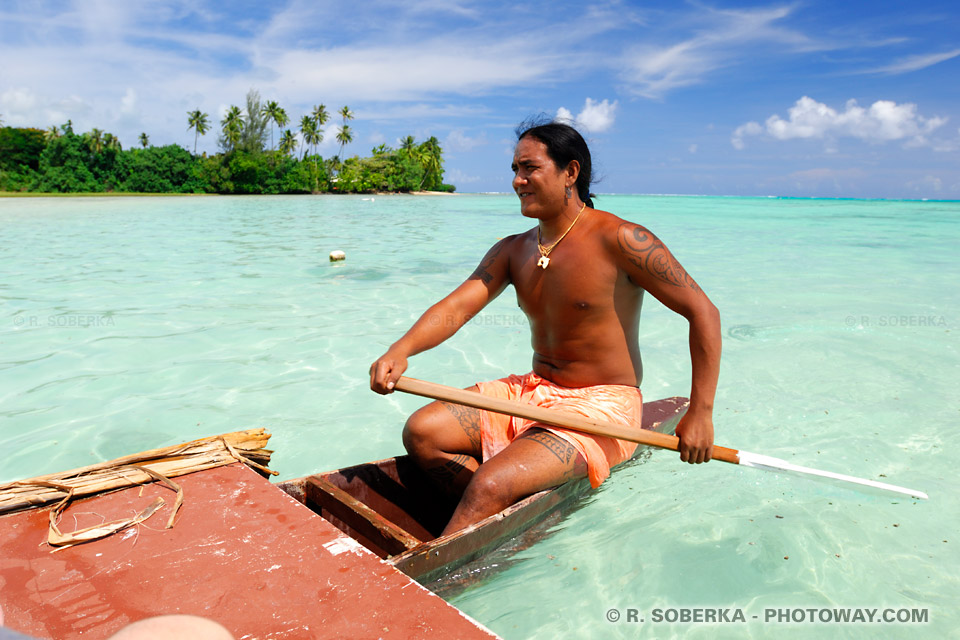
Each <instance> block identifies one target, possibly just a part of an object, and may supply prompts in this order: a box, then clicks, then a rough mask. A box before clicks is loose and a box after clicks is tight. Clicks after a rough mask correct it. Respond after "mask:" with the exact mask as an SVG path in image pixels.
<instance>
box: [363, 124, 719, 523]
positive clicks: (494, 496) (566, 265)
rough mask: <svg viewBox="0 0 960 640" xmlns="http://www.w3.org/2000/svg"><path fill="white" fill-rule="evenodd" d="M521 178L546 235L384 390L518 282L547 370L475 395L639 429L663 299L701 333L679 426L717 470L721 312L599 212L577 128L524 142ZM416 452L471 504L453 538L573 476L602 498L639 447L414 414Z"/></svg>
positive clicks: (428, 327)
mask: <svg viewBox="0 0 960 640" xmlns="http://www.w3.org/2000/svg"><path fill="white" fill-rule="evenodd" d="M513 171H514V179H513V188H514V191H515V192H516V193H517V196H518V197H519V198H520V211H521V213H522V214H523V215H524V216H526V217H528V218H533V219H535V220H537V226H536V227H534V228H533V229H530V230H529V231H527V232H526V233H521V234H518V235H514V236H509V237H507V238H504V239H503V240H501V241H500V242H498V243H497V244H495V245H494V246H493V247H492V248H491V249H490V250H489V251H488V252H487V254H486V256H485V257H484V258H483V260H482V261H481V263H480V266H478V267H477V269H476V271H474V273H473V274H472V275H471V276H470V277H469V278H468V279H467V280H466V281H465V282H464V283H463V284H461V285H460V286H459V287H457V289H455V290H454V291H453V292H452V293H451V294H450V295H448V296H447V297H445V298H444V299H443V300H441V301H440V302H438V303H437V304H435V305H433V306H432V307H430V309H428V310H427V311H426V313H424V314H423V316H421V317H420V319H419V320H418V321H417V322H416V323H415V324H414V326H413V327H412V328H411V329H410V330H409V331H408V332H407V333H406V334H405V335H404V336H403V337H402V338H400V340H398V341H397V342H396V343H394V344H393V345H392V346H391V347H390V348H389V349H388V350H387V352H386V353H385V354H384V355H383V356H381V357H380V358H379V359H377V361H376V362H374V363H373V365H371V367H370V387H371V388H372V389H373V390H374V391H376V392H378V393H390V392H391V391H392V390H393V387H394V384H395V383H396V381H397V380H398V379H399V378H400V376H401V375H402V374H403V372H404V371H405V370H406V368H407V359H408V358H409V357H410V356H412V355H415V354H417V353H420V352H422V351H425V350H427V349H430V348H433V347H435V346H437V345H438V344H440V343H441V342H443V341H444V340H446V339H447V338H449V337H450V336H452V335H453V334H454V333H456V331H457V330H458V329H459V328H460V327H461V326H463V325H464V324H465V323H466V322H467V321H469V320H470V318H472V317H473V316H474V315H476V314H477V313H479V312H480V310H481V309H483V308H484V307H485V306H486V305H487V304H488V303H489V302H490V301H491V300H493V299H494V298H496V297H497V296H498V295H500V293H501V292H503V290H504V289H505V288H506V287H507V285H508V284H512V285H513V286H514V288H515V290H516V294H517V301H518V303H519V305H520V308H521V309H522V310H523V311H524V313H525V314H526V315H527V317H528V319H529V321H530V329H531V333H532V343H533V350H534V354H533V371H532V373H530V374H527V375H526V376H510V377H509V378H505V379H503V380H499V381H494V382H490V383H480V384H478V385H476V387H474V388H475V389H476V390H478V391H480V392H481V393H484V394H487V395H494V396H498V397H506V398H511V399H515V400H520V401H524V402H528V403H534V404H538V405H539V406H545V407H556V408H558V409H562V410H566V411H573V412H577V413H581V414H582V415H585V416H588V417H591V418H595V419H600V420H608V421H616V422H621V423H633V424H636V425H637V427H638V428H639V420H640V411H641V407H642V397H641V396H640V391H639V386H640V382H641V379H642V376H643V367H642V364H641V360H640V347H639V342H638V327H639V321H640V309H641V305H642V302H643V294H644V292H649V293H650V294H652V295H653V296H654V297H655V298H657V299H658V300H659V301H660V302H662V303H663V304H664V305H666V306H667V307H669V308H670V309H672V310H673V311H675V312H676V313H679V314H680V315H682V316H683V317H685V318H686V319H687V320H688V321H689V323H690V358H691V362H692V369H693V375H692V377H693V380H692V385H691V391H690V407H689V409H688V410H687V414H686V415H685V416H684V418H683V419H682V420H681V421H680V423H679V424H678V425H677V435H678V436H679V437H680V458H681V460H683V461H685V462H689V463H701V462H707V461H709V460H710V457H711V452H712V446H713V400H714V395H715V392H716V386H717V377H718V373H719V366H720V344H721V338H720V316H719V313H718V312H717V309H716V307H714V306H713V304H712V303H711V302H710V300H709V299H708V298H707V296H706V294H704V292H703V291H702V290H701V289H700V287H698V286H697V284H696V283H695V282H694V280H693V278H691V277H690V276H689V275H688V274H687V272H686V271H685V270H684V269H683V267H682V266H681V265H680V263H679V262H677V260H676V259H675V258H674V257H673V255H672V254H671V253H670V252H669V251H668V250H667V248H666V247H665V246H664V245H663V243H661V242H660V240H659V239H658V238H657V237H656V236H655V235H653V234H652V233H651V232H650V231H648V230H647V229H645V228H644V227H642V226H640V225H637V224H633V223H631V222H626V221H624V220H622V219H620V218H618V217H617V216H615V215H613V214H611V213H608V212H606V211H599V210H596V209H593V202H592V200H591V197H590V195H591V194H590V190H589V188H590V179H591V172H592V169H591V160H590V152H589V150H588V149H587V145H586V143H585V142H584V141H583V138H582V137H581V136H580V134H579V133H577V132H576V130H575V129H573V128H572V127H570V126H568V125H565V124H561V123H549V124H545V125H540V126H535V127H531V128H528V129H526V130H521V131H520V132H519V135H518V142H517V146H516V149H515V153H514V159H513ZM403 441H404V445H405V447H406V448H407V451H408V452H409V453H410V455H411V456H412V457H413V459H414V460H415V461H416V462H417V464H418V465H420V467H421V468H423V469H424V470H425V471H426V472H427V473H428V474H430V475H431V476H432V477H433V478H434V479H435V480H436V481H437V482H438V483H439V484H441V486H443V487H445V488H446V489H447V490H449V491H450V492H452V493H454V494H462V498H461V500H460V503H459V505H458V506H457V508H456V510H455V511H454V514H453V516H452V518H451V520H450V522H449V524H448V525H447V527H446V529H445V530H444V533H445V534H446V533H451V532H453V531H457V530H459V529H461V528H463V527H465V526H467V525H469V524H472V523H474V522H477V521H479V520H481V519H483V518H485V517H487V516H489V515H492V514H494V513H497V512H498V511H500V510H502V509H504V508H506V507H507V506H509V505H511V504H513V503H514V502H516V501H517V500H519V499H521V498H523V497H524V496H527V495H530V494H532V493H535V492H537V491H540V490H543V489H546V488H549V487H553V486H557V485H559V484H562V483H563V482H566V481H567V480H570V479H573V478H580V477H584V476H587V477H589V479H590V482H591V484H592V485H593V486H594V487H596V486H598V485H599V484H600V482H602V481H603V479H604V478H605V477H606V476H607V475H609V469H610V467H612V466H614V465H615V464H618V463H619V462H622V461H623V460H625V459H627V458H629V457H630V455H631V454H632V453H633V451H634V449H635V448H636V445H634V444H632V443H628V442H624V441H620V440H614V439H612V438H604V437H599V436H590V435H586V434H582V433H577V432H575V431H571V430H566V429H560V428H556V427H548V426H545V425H541V424H537V423H532V422H530V421H523V420H520V419H516V418H507V417H504V416H500V415H498V414H492V413H490V412H486V411H480V410H478V409H472V408H468V407H463V406H459V405H453V404H448V403H442V402H434V403H431V404H429V405H427V406H426V407H423V408H422V409H420V410H419V411H417V412H416V413H414V414H413V415H412V416H411V417H410V419H409V420H408V421H407V424H406V426H405V427H404V432H403Z"/></svg>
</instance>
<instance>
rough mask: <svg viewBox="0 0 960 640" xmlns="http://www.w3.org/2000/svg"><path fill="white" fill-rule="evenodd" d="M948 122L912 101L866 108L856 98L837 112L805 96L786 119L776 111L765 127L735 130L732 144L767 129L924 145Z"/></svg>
mask: <svg viewBox="0 0 960 640" xmlns="http://www.w3.org/2000/svg"><path fill="white" fill-rule="evenodd" d="M946 122H947V119H946V118H940V117H938V116H934V117H932V118H926V117H924V116H921V115H919V114H918V113H917V105H915V104H913V103H909V102H906V103H903V104H897V103H895V102H892V101H890V100H877V101H876V102H874V103H873V104H872V105H870V107H868V108H864V107H861V106H860V105H858V104H857V101H856V100H848V101H847V104H846V105H845V107H844V110H843V111H837V110H835V109H833V108H831V107H828V106H827V105H825V104H823V103H822V102H817V101H816V100H813V99H812V98H809V97H807V96H804V97H802V98H800V99H799V100H797V102H796V104H794V105H793V106H792V107H790V110H789V111H788V118H787V119H786V120H785V119H783V118H781V117H780V116H779V115H777V114H774V115H772V116H770V117H769V118H767V120H766V122H765V124H764V126H761V125H760V124H758V123H756V122H747V123H746V124H743V125H740V126H739V127H737V128H736V129H735V130H734V132H733V135H732V137H731V139H730V143H731V144H732V145H733V146H734V148H736V149H743V148H744V146H745V145H744V137H745V136H755V135H760V134H761V133H764V132H766V134H767V135H769V136H770V137H772V138H774V139H776V140H791V139H795V138H803V139H809V138H818V139H827V140H828V142H831V143H832V141H833V139H835V138H857V139H860V140H864V141H867V142H889V141H891V140H904V141H905V142H906V144H907V145H908V146H923V145H926V144H928V143H929V141H928V140H927V138H926V136H927V135H928V134H930V133H931V132H933V131H934V130H935V129H937V128H939V127H940V126H942V125H944V124H946Z"/></svg>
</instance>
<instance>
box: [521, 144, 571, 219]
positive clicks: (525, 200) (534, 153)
mask: <svg viewBox="0 0 960 640" xmlns="http://www.w3.org/2000/svg"><path fill="white" fill-rule="evenodd" d="M512 168H513V190H514V191H515V192H516V193H517V196H519V197H520V213H522V214H523V215H525V216H527V217H528V218H540V217H543V216H544V214H547V213H554V214H557V213H560V211H562V208H563V200H564V190H565V188H566V182H565V179H566V175H565V174H564V172H563V171H561V170H560V169H558V168H557V165H556V164H555V163H554V162H553V160H551V159H550V156H549V155H547V145H545V144H543V143H542V142H540V141H539V140H537V139H536V138H532V137H530V136H527V137H525V138H523V139H521V140H520V142H518V143H517V147H516V149H515V150H514V152H513V165H512Z"/></svg>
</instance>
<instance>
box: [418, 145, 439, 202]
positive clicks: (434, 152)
mask: <svg viewBox="0 0 960 640" xmlns="http://www.w3.org/2000/svg"><path fill="white" fill-rule="evenodd" d="M442 157H443V152H442V150H441V149H440V141H439V140H437V138H436V137H435V136H430V139H428V140H427V141H426V142H424V143H423V144H421V145H420V146H419V147H417V159H418V160H419V161H420V164H421V165H422V166H423V179H421V180H420V188H421V189H422V188H423V185H424V184H425V183H427V178H431V180H430V182H431V183H433V182H439V174H440V172H441V171H442V170H443V161H442Z"/></svg>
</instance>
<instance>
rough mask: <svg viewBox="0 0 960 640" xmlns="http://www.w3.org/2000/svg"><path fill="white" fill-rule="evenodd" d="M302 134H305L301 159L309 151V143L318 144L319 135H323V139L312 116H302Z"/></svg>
mask: <svg viewBox="0 0 960 640" xmlns="http://www.w3.org/2000/svg"><path fill="white" fill-rule="evenodd" d="M300 134H301V135H302V136H303V155H301V156H300V159H301V160H302V159H303V156H304V155H306V153H307V145H308V144H317V143H318V142H319V140H317V139H316V138H317V136H318V135H320V136H321V138H320V139H321V140H322V139H323V137H322V134H321V133H320V132H319V131H318V130H317V123H316V121H315V120H314V119H313V118H311V117H310V116H303V117H302V118H300Z"/></svg>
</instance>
